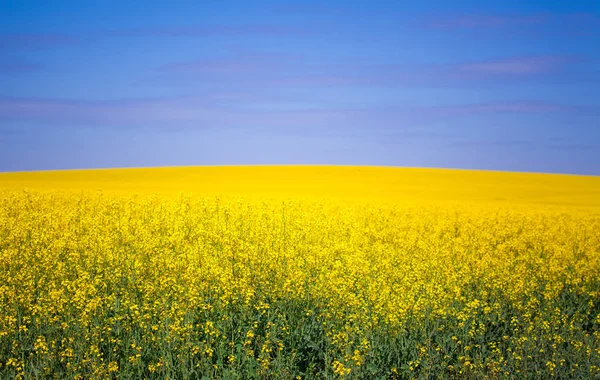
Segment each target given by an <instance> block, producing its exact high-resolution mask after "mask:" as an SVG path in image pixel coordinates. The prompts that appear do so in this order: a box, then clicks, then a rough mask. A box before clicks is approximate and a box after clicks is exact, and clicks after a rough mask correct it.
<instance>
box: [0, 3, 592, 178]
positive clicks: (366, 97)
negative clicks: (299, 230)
mask: <svg viewBox="0 0 600 380" xmlns="http://www.w3.org/2000/svg"><path fill="white" fill-rule="evenodd" d="M94 3H96V4H94ZM125 3H129V4H125ZM133 3H134V2H121V1H102V2H99V1H98V2H91V1H27V0H20V1H15V0H12V1H5V0H0V171H14V170H44V169H69V168H97V167H131V166H134V167H137V166H163V165H236V164H336V165H338V164H340V165H390V166H418V167H451V168H466V169H490V170H511V171H537V172H561V173H575V174H595V175H600V49H599V48H598V41H600V2H598V1H590V2H584V1H570V2H567V1H548V0H546V1H529V2H526V4H525V2H522V1H512V0H509V1H428V2H424V1H337V2H336V1H327V2H323V1H296V2H295V1H230V0H225V1H209V0H206V1H204V0H203V1H189V2H178V1H170V2H166V1H165V2H158V1H145V2H135V3H136V5H134V4H133Z"/></svg>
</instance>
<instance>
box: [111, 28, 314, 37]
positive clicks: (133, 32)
mask: <svg viewBox="0 0 600 380" xmlns="http://www.w3.org/2000/svg"><path fill="white" fill-rule="evenodd" d="M310 33H313V31H311V29H308V28H299V27H292V26H285V25H235V26H234V25H188V26H153V27H147V28H137V29H125V30H117V31H114V32H112V35H114V36H119V37H148V36H150V37H210V36H244V37H246V36H249V35H257V36H275V37H278V36H282V35H294V34H310Z"/></svg>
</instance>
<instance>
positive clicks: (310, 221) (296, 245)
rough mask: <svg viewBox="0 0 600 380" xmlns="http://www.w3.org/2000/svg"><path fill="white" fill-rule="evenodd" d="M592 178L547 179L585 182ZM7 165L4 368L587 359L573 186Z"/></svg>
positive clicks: (545, 365)
mask: <svg viewBox="0 0 600 380" xmlns="http://www.w3.org/2000/svg"><path fill="white" fill-rule="evenodd" d="M344 170H346V169H344ZM342 172H343V170H342ZM90 173H91V172H88V176H89V177H87V178H93V173H91V174H90ZM31 175H32V174H31ZM40 175H42V176H44V175H48V174H40ZM463 175H464V174H460V176H463ZM367 177H368V176H367ZM11 178H12V177H11ZM82 178H84V179H85V178H86V177H85V176H83V177H82ZM461 178H462V177H461ZM1 179H2V177H1V176H0V180H1ZM80 180H81V181H83V179H80ZM419 180H421V179H419V178H417V179H416V181H417V182H418V181H419ZM537 180H538V181H539V179H537ZM580 180H581V179H579V178H576V179H574V181H580ZM329 181H331V182H332V183H335V182H336V181H338V182H339V181H343V179H339V178H332V179H330V180H329ZM390 181H392V180H390ZM548 181H550V182H551V181H552V179H550V180H548ZM590 181H591V182H590V183H589V184H588V185H585V183H586V182H585V181H584V182H582V183H583V185H582V184H580V183H578V184H577V185H573V184H572V183H568V184H567V185H568V186H567V187H564V188H578V189H580V190H579V191H580V193H578V194H583V193H586V194H593V193H597V194H600V192H599V191H598V190H599V189H600V186H596V182H594V181H595V179H591V180H590ZM33 182H35V181H33ZM392 182H393V181H392ZM542 182H543V181H542ZM15 183H16V182H11V183H10V186H6V189H5V190H0V377H2V378H38V377H50V378H51V377H56V378H63V377H64V378H74V379H75V378H77V379H92V378H97V379H103V378H131V377H134V378H172V379H184V378H202V377H203V376H206V377H208V378H265V377H266V378H301V379H303V378H334V377H346V378H427V377H431V376H433V377H440V378H544V377H550V376H554V377H561V378H564V377H575V378H591V377H594V376H600V365H599V364H598V363H600V332H599V331H600V233H599V231H600V212H599V211H598V204H596V203H594V201H590V200H589V199H590V198H585V197H583V196H581V197H580V198H578V199H574V200H572V201H569V198H568V194H567V196H564V195H563V196H564V198H563V201H562V202H561V203H560V204H556V202H555V199H558V196H556V197H555V198H552V199H553V201H552V202H548V203H543V202H541V201H540V203H536V202H533V201H531V200H530V199H529V198H528V199H529V200H527V201H526V202H525V201H524V202H522V203H518V202H515V203H514V204H512V205H511V204H506V203H505V202H504V201H503V200H496V199H495V198H490V199H489V201H488V202H484V200H485V196H484V195H480V196H479V198H478V199H477V200H476V201H469V199H464V200H460V199H459V198H458V196H457V194H458V192H455V191H454V190H452V191H451V193H452V194H454V195H455V197H454V198H452V199H451V200H450V201H447V202H442V201H443V199H440V202H433V201H427V200H425V199H423V198H419V197H418V196H415V197H412V198H411V197H406V196H402V197H398V198H394V197H392V196H389V197H387V198H385V197H379V198H377V197H374V198H373V199H371V200H369V199H367V198H366V196H365V195H366V194H368V191H366V190H365V189H366V185H364V186H365V187H363V190H361V191H362V193H361V194H360V197H355V198H353V199H352V200H349V199H347V198H344V199H342V198H340V197H337V198H336V197H333V196H327V197H325V196H324V197H321V198H319V197H315V196H314V195H311V196H310V197H308V196H307V197H301V196H297V195H294V196H292V195H290V194H292V193H289V192H288V193H284V194H282V193H278V194H273V193H269V194H268V195H264V196H260V193H259V192H253V193H252V196H249V197H240V196H238V195H235V196H225V197H220V198H219V197H217V196H215V195H214V194H213V195H210V194H196V193H193V192H191V191H190V192H189V193H186V192H183V193H181V194H178V195H173V194H170V195H169V196H165V195H164V193H163V194H162V195H161V194H160V192H155V193H156V194H157V195H151V194H149V193H144V192H139V191H138V192H136V191H135V190H134V189H130V190H129V193H126V192H123V189H122V188H120V189H119V191H115V192H105V191H102V192H100V191H96V190H95V189H82V188H81V187H77V186H75V187H74V188H76V190H70V191H69V190H67V189H65V188H59V189H55V190H53V189H51V188H47V189H36V190H27V191H25V190H23V189H18V188H17V186H16V185H15ZM78 183H79V182H78ZM381 183H385V182H381V181H380V183H379V184H380V185H381ZM451 183H452V181H449V182H448V186H449V187H451V186H452V185H451ZM79 184H80V185H81V183H79ZM326 184H327V182H325V185H326ZM0 185H1V182H0ZM584 185H585V186H584ZM81 186H83V185H81ZM299 186H300V185H299ZM438 186H439V184H438ZM498 186H499V187H500V188H501V187H502V184H501V183H499V185H498ZM511 186H513V187H511V189H512V190H510V191H514V188H516V187H518V186H517V184H512V185H511ZM569 186H571V187H569ZM577 186H579V187H577ZM586 186H587V187H586ZM0 187H2V186H0ZM23 187H24V186H23ZM59 187H60V186H59ZM217 187H218V186H217ZM115 188H118V185H115ZM564 188H562V189H563V190H564ZM528 189H529V190H528V191H531V189H530V188H528ZM540 191H541V192H547V193H549V190H548V189H545V188H544V189H543V190H540ZM554 191H556V192H560V191H561V188H555V189H554ZM497 192H498V189H494V190H493V191H492V193H493V194H494V195H493V196H492V197H496V194H497ZM515 194H516V193H515ZM527 194H528V195H527V196H528V197H532V196H531V194H532V193H529V192H528V193H527ZM511 196H515V195H514V194H513V195H511ZM531 199H533V198H531ZM599 199H600V198H599ZM553 202H554V203H553ZM586 204H588V205H589V207H584V206H585V205H586Z"/></svg>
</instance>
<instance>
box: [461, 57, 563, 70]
mask: <svg viewBox="0 0 600 380" xmlns="http://www.w3.org/2000/svg"><path fill="white" fill-rule="evenodd" d="M568 61H569V57H566V56H538V57H517V58H508V59H498V60H489V61H485V62H477V63H465V64H459V65H457V66H456V70H458V71H459V72H465V73H472V74H481V75H488V74H489V75H526V74H539V73H549V72H552V71H556V70H558V69H559V68H561V67H563V66H564V65H565V63H567V62H568Z"/></svg>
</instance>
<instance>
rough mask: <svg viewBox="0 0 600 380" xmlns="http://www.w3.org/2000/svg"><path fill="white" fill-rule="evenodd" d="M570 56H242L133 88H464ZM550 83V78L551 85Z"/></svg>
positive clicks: (519, 75) (534, 71) (537, 74)
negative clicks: (407, 59) (428, 61)
mask: <svg viewBox="0 0 600 380" xmlns="http://www.w3.org/2000/svg"><path fill="white" fill-rule="evenodd" d="M576 60H577V58H576V57H570V56H560V55H552V56H530V57H527V56H525V57H509V58H500V59H495V60H487V61H475V62H463V63H456V64H443V65H442V64H438V65H405V64H395V63H390V64H360V63H319V62H314V61H313V62H311V61H309V60H307V59H304V58H303V57H294V56H292V55H277V54H271V55H268V54H267V55H264V54H262V55H261V54H255V55H252V54H245V55H235V56H230V57H222V58H220V59H200V60H196V61H189V62H174V63H171V64H167V65H163V66H160V67H158V68H156V69H155V70H153V71H151V72H149V73H147V74H146V76H145V77H144V78H141V79H140V80H139V81H138V82H137V83H138V84H144V83H145V84H152V83H153V82H154V83H157V84H163V85H169V84H175V85H176V84H183V85H194V86H197V85H198V84H199V83H204V84H207V83H210V84H211V86H213V87H215V86H219V85H225V86H227V85H232V84H235V86H238V87H240V86H259V87H264V86H284V87H319V86H322V87H325V86H327V87H329V86H359V87H360V86H371V87H423V86H425V87H427V86H433V87H453V86H458V87H465V86H478V85H484V84H485V85H490V84H494V83H499V84H500V83H501V84H503V83H506V81H509V80H518V81H520V82H521V81H523V80H527V79H532V80H534V79H535V80H537V79H541V78H543V77H544V76H548V75H550V74H557V73H562V72H564V71H565V69H566V68H568V64H569V63H571V62H576ZM554 79H555V77H553V80H554Z"/></svg>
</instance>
